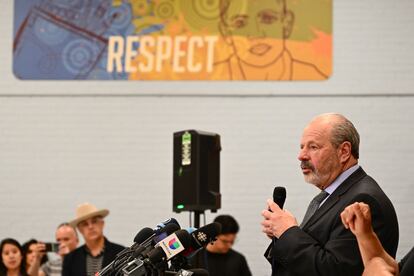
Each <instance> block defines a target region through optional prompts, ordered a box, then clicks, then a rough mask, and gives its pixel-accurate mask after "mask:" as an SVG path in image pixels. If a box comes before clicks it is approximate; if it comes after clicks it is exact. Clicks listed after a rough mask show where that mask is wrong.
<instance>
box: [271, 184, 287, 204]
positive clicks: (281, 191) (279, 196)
mask: <svg viewBox="0 0 414 276" xmlns="http://www.w3.org/2000/svg"><path fill="white" fill-rule="evenodd" d="M285 200H286V189H285V187H275V189H274V190H273V201H274V202H275V203H276V204H277V205H278V206H279V208H280V209H283V204H285Z"/></svg>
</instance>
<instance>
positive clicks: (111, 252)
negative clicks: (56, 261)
mask: <svg viewBox="0 0 414 276" xmlns="http://www.w3.org/2000/svg"><path fill="white" fill-rule="evenodd" d="M124 248H125V247H123V246H122V245H119V244H116V243H112V242H110V241H108V240H107V239H106V238H105V248H104V257H103V263H102V268H104V267H105V266H107V265H108V264H110V263H111V262H112V261H113V260H114V259H115V257H116V254H118V253H119V252H121V251H122V250H123V249H124ZM86 250H87V249H86V245H82V246H81V247H79V248H77V249H75V250H74V251H72V252H71V253H69V254H68V255H66V256H65V258H64V259H63V269H62V276H84V275H86V254H87V252H86Z"/></svg>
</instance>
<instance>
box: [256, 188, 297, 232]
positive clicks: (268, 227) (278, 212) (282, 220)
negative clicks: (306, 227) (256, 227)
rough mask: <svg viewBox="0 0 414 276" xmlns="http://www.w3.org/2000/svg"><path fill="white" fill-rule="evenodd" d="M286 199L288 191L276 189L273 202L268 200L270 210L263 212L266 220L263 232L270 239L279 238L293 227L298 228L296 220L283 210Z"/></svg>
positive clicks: (263, 223) (263, 222) (263, 224)
mask: <svg viewBox="0 0 414 276" xmlns="http://www.w3.org/2000/svg"><path fill="white" fill-rule="evenodd" d="M285 199H286V189H285V188H284V187H275V189H274V191H273V201H272V200H271V199H268V200H267V205H268V209H265V210H263V211H262V216H263V217H264V220H263V221H262V223H261V224H262V226H263V229H262V231H263V232H264V233H265V234H266V235H267V236H268V237H269V238H270V237H276V238H279V237H280V236H281V235H282V234H283V233H284V232H285V231H286V230H288V229H289V228H290V227H292V226H297V225H298V223H297V221H296V218H295V217H294V216H293V215H292V214H291V213H290V212H289V211H287V210H282V208H283V204H284V203H285Z"/></svg>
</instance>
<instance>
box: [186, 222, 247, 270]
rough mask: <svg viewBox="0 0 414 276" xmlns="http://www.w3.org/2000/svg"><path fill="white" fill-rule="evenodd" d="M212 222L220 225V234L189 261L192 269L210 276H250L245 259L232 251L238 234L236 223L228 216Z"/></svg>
mask: <svg viewBox="0 0 414 276" xmlns="http://www.w3.org/2000/svg"><path fill="white" fill-rule="evenodd" d="M214 222H218V223H220V224H221V234H220V235H218V236H217V240H216V241H215V242H214V243H211V244H208V245H207V247H206V249H203V250H201V251H199V252H198V253H197V254H196V255H195V256H194V257H193V258H192V259H191V260H190V262H191V264H192V265H193V267H196V268H204V269H206V270H208V272H209V273H210V276H226V275H227V276H232V275H238V276H251V275H252V274H251V272H250V269H249V266H248V265H247V261H246V258H245V257H244V256H243V255H242V254H240V253H239V252H237V251H235V250H233V249H232V246H233V244H234V242H235V240H236V237H237V233H238V232H239V225H238V223H237V221H236V220H235V219H234V218H233V217H232V216H230V215H220V216H218V217H216V218H215V219H214Z"/></svg>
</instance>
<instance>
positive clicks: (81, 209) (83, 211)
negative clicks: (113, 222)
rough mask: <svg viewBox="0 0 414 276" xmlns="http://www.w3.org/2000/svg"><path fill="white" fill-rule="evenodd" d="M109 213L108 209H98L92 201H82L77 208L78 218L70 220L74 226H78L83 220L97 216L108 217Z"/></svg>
mask: <svg viewBox="0 0 414 276" xmlns="http://www.w3.org/2000/svg"><path fill="white" fill-rule="evenodd" d="M108 214H109V210H108V209H101V210H98V208H96V206H95V205H93V204H90V203H82V204H80V205H79V206H78V208H76V218H75V219H74V220H72V221H70V222H69V224H70V225H72V226H73V227H76V226H78V224H79V223H80V222H81V221H84V220H87V219H88V218H93V217H97V216H101V217H106V216H107V215H108Z"/></svg>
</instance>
